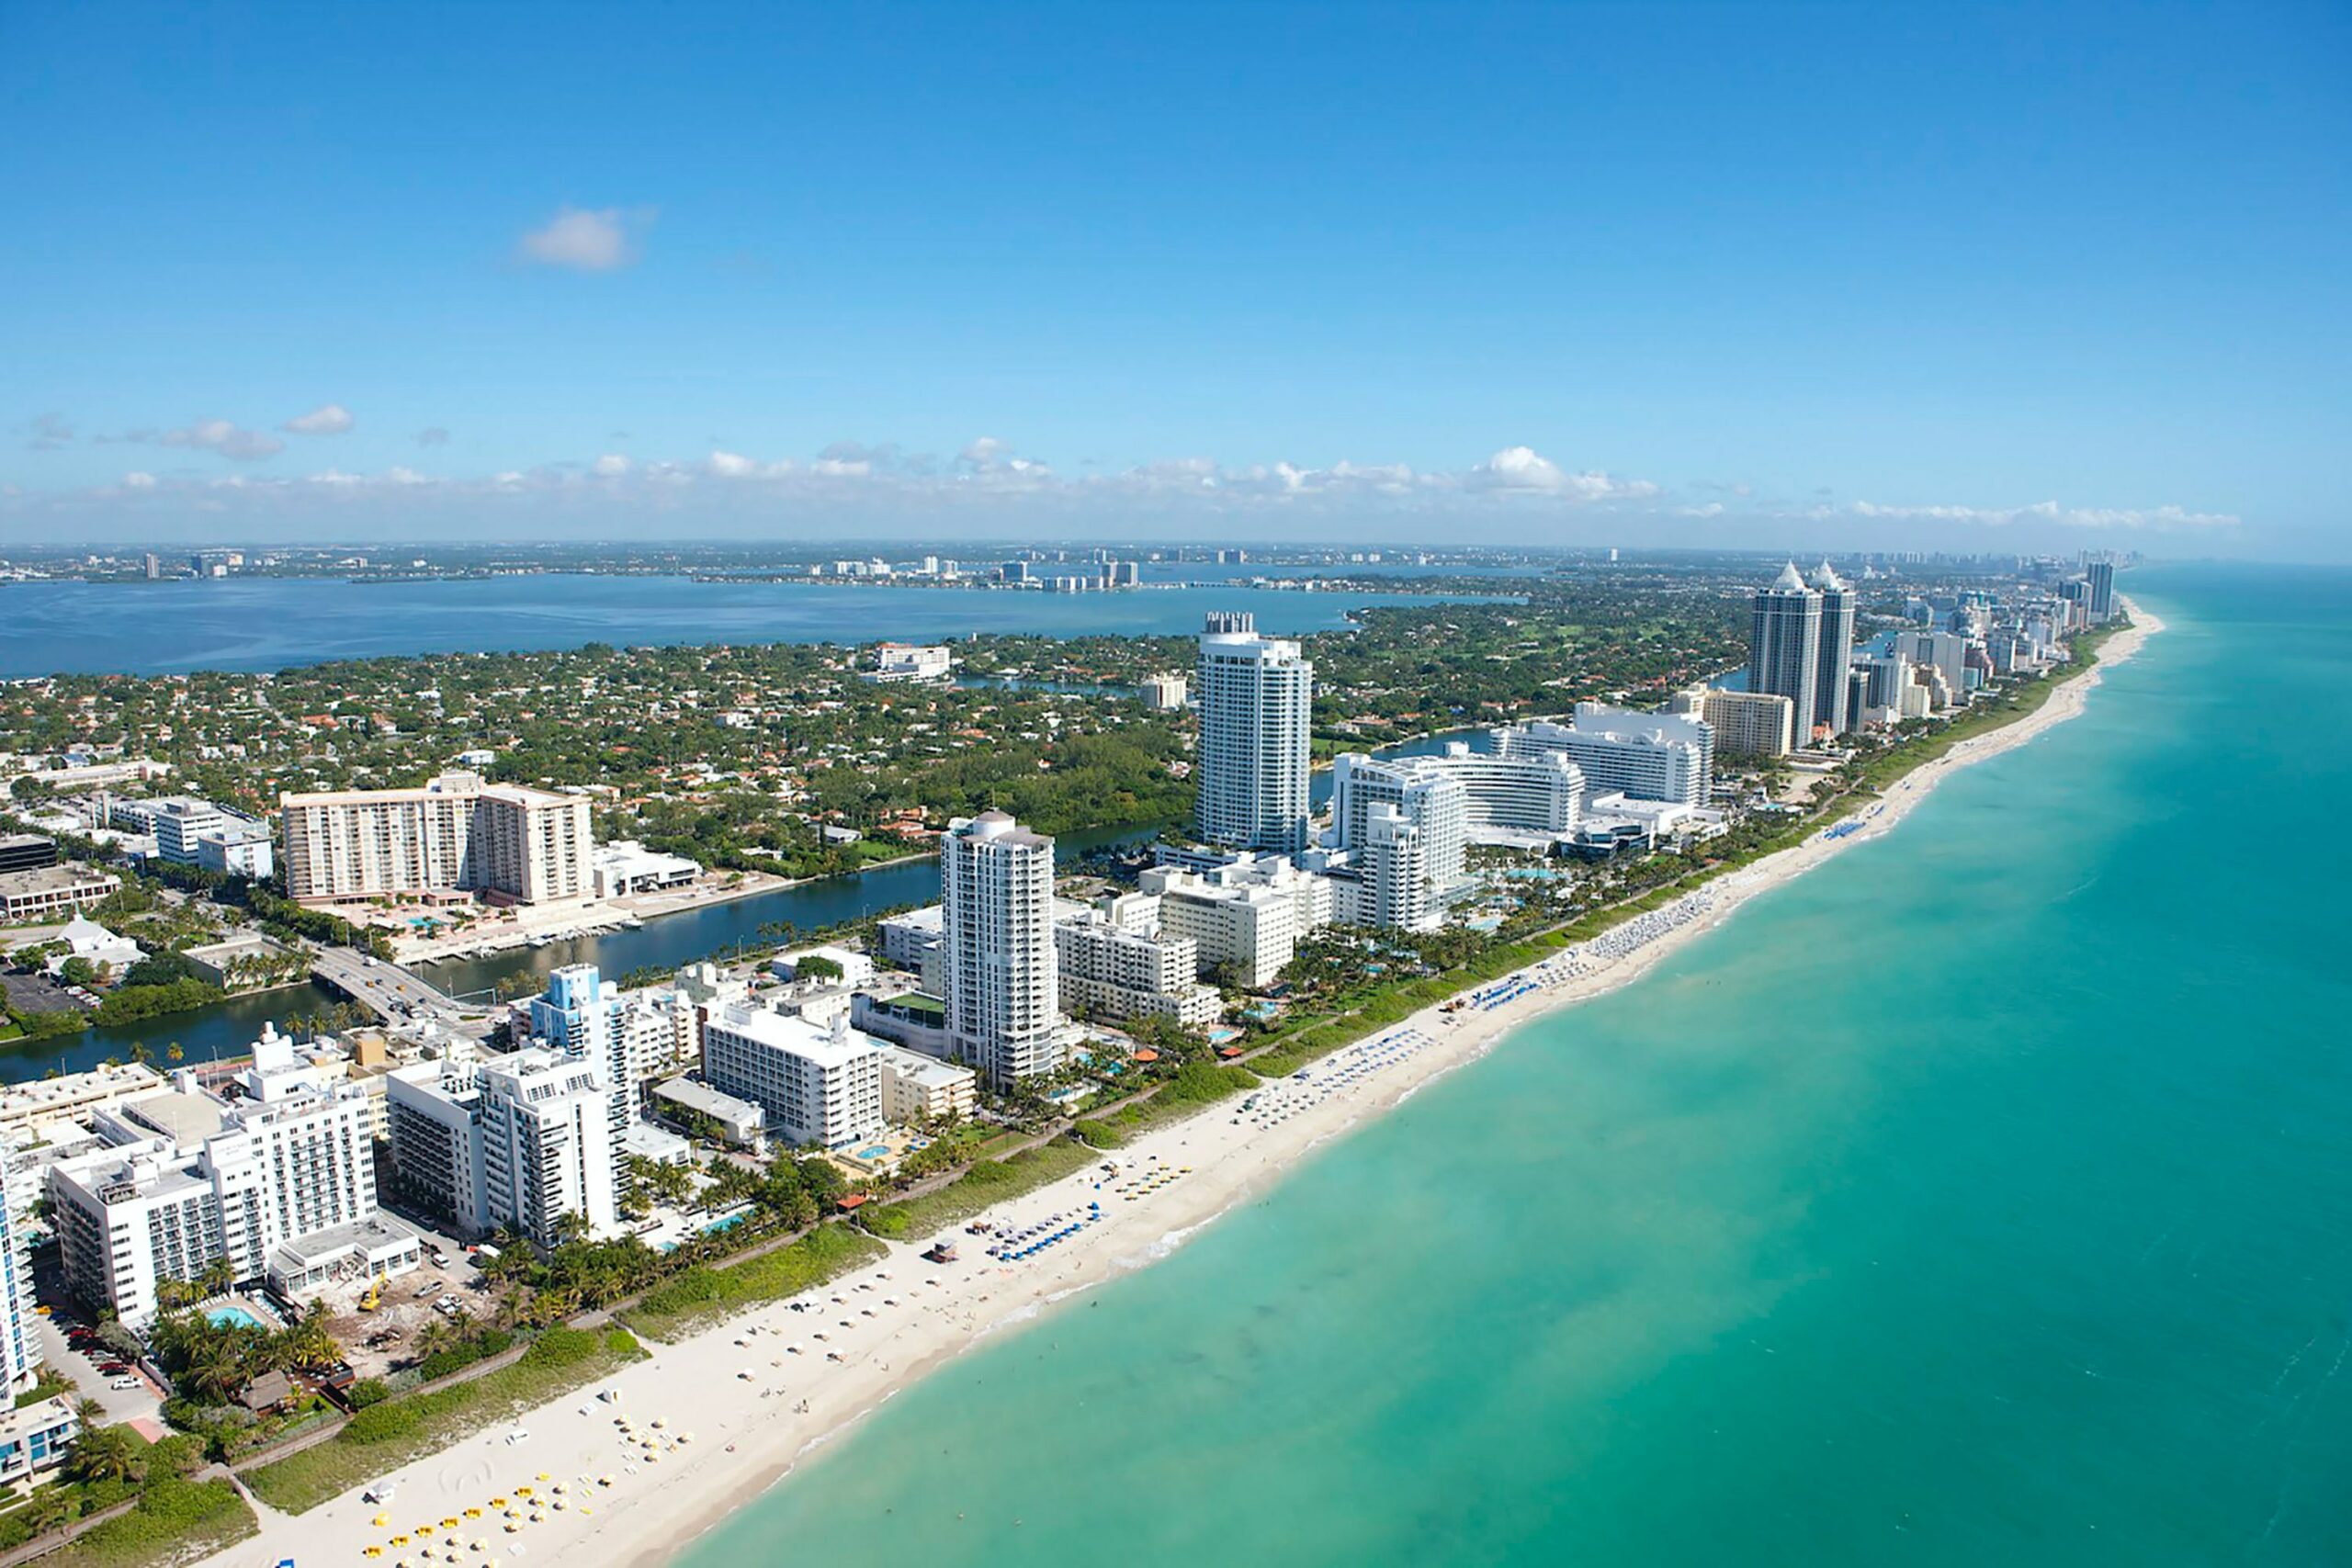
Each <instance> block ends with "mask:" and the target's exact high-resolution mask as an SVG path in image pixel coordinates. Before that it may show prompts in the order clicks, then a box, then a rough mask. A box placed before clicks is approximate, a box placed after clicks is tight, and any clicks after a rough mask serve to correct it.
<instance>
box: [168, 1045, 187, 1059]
mask: <svg viewBox="0 0 2352 1568" xmlns="http://www.w3.org/2000/svg"><path fill="white" fill-rule="evenodd" d="M164 1055H165V1056H168V1057H169V1058H171V1059H172V1060H173V1061H174V1062H179V1061H183V1060H185V1059H186V1058H187V1052H185V1051H183V1050H181V1049H180V1043H179V1042H178V1041H176V1040H175V1041H173V1042H172V1043H170V1044H169V1045H166V1046H164Z"/></svg>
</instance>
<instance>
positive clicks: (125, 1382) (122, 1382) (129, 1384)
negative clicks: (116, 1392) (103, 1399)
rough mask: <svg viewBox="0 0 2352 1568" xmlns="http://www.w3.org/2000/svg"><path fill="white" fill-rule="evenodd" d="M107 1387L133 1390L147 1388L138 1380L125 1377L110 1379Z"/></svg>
mask: <svg viewBox="0 0 2352 1568" xmlns="http://www.w3.org/2000/svg"><path fill="white" fill-rule="evenodd" d="M146 1386H147V1385H146V1384H145V1383H143V1382H140V1381H139V1380H138V1379H137V1378H130V1377H123V1378H108V1379H107V1387H108V1388H120V1389H132V1388H145V1387H146Z"/></svg>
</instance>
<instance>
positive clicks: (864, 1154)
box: [857, 1144, 890, 1165]
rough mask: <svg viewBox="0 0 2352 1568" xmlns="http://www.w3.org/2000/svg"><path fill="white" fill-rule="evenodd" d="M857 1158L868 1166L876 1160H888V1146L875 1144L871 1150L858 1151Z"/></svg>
mask: <svg viewBox="0 0 2352 1568" xmlns="http://www.w3.org/2000/svg"><path fill="white" fill-rule="evenodd" d="M857 1157H858V1158H859V1159H862V1160H865V1162H866V1163H868V1164H869V1165H870V1164H872V1163H873V1162H874V1161H876V1160H877V1159H888V1158H889V1157H890V1145H888V1144H876V1145H874V1146H873V1147H872V1148H868V1149H860V1150H858V1151H857Z"/></svg>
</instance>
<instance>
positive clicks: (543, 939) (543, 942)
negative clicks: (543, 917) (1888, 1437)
mask: <svg viewBox="0 0 2352 1568" xmlns="http://www.w3.org/2000/svg"><path fill="white" fill-rule="evenodd" d="M553 941H555V938H553V937H551V936H549V935H548V934H547V933H546V932H545V931H541V932H539V933H537V935H535V936H533V937H532V938H531V945H532V946H533V947H545V946H547V945H548V943H549V942H553Z"/></svg>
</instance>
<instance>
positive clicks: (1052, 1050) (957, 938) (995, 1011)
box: [939, 811, 1062, 1090]
mask: <svg viewBox="0 0 2352 1568" xmlns="http://www.w3.org/2000/svg"><path fill="white" fill-rule="evenodd" d="M939 880H940V902H941V904H942V906H943V908H944V916H943V919H942V922H941V932H940V958H941V979H942V985H941V989H942V990H943V991H944V993H945V996H944V998H943V999H944V1001H945V1002H946V1004H947V1039H948V1048H949V1049H950V1051H952V1052H953V1053H954V1055H956V1059H958V1060H959V1061H963V1062H967V1063H969V1064H970V1065H971V1066H974V1067H976V1068H978V1070H979V1073H980V1076H981V1077H984V1078H986V1079H987V1080H988V1082H989V1087H990V1088H992V1089H998V1090H1002V1089H1008V1088H1010V1087H1011V1086H1012V1085H1013V1084H1014V1083H1016V1082H1018V1081H1019V1080H1021V1079H1023V1078H1026V1077H1035V1076H1037V1075H1038V1074H1041V1073H1049V1072H1052V1071H1053V1070H1054V1069H1055V1068H1057V1067H1058V1066H1061V1062H1062V1047H1061V1027H1062V1019H1061V1015H1060V1013H1059V1012H1058V1010H1057V1003H1058V993H1057V988H1056V985H1055V965H1054V840H1052V839H1050V838H1048V837H1046V835H1045V834H1043V833H1033V832H1031V831H1030V830H1029V829H1026V828H1023V827H1022V826H1021V825H1020V824H1019V823H1017V822H1015V821H1014V820H1013V819H1012V818H1011V817H1010V816H1008V815H1006V814H1005V813H1004V812H1001V811H984V812H982V813H980V815H979V816H978V817H975V818H971V819H970V820H968V821H964V820H959V821H956V822H955V823H953V824H951V825H950V826H949V829H948V831H947V833H946V835H945V836H944V838H942V839H941V840H940V841H939Z"/></svg>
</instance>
